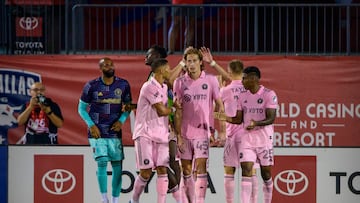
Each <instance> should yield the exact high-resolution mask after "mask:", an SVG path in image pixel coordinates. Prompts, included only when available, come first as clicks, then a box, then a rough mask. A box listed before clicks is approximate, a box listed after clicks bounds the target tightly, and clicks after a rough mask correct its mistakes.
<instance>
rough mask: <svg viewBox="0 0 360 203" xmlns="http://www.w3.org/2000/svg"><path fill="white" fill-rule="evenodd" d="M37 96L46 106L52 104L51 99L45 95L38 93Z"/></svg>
mask: <svg viewBox="0 0 360 203" xmlns="http://www.w3.org/2000/svg"><path fill="white" fill-rule="evenodd" d="M36 98H37V100H38V102H39V104H42V105H44V106H50V104H51V99H50V98H47V97H45V96H44V95H42V94H39V95H37V96H36Z"/></svg>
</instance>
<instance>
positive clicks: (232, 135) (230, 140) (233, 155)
mask: <svg viewBox="0 0 360 203" xmlns="http://www.w3.org/2000/svg"><path fill="white" fill-rule="evenodd" d="M244 91H246V90H245V89H244V87H243V85H242V83H241V80H233V81H232V82H231V83H230V84H229V85H227V86H226V87H224V88H223V89H222V91H221V99H222V101H223V103H224V108H225V114H226V115H227V116H229V117H234V116H235V115H236V112H237V102H238V99H239V97H240V93H241V92H244ZM243 131H244V128H243V126H242V125H237V124H231V123H226V137H227V138H226V143H225V146H224V165H225V166H231V167H239V157H240V155H239V151H238V148H239V146H238V145H239V144H240V141H241V135H242V134H243V133H244V132H243Z"/></svg>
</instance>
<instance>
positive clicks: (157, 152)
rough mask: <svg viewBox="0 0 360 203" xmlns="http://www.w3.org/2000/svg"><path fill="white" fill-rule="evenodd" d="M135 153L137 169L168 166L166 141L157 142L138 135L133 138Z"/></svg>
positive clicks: (167, 145)
mask: <svg viewBox="0 0 360 203" xmlns="http://www.w3.org/2000/svg"><path fill="white" fill-rule="evenodd" d="M135 153H136V167H137V169H149V168H156V167H158V166H165V167H168V166H169V144H168V143H157V142H154V141H152V140H150V139H148V138H146V137H138V138H137V139H136V140H135Z"/></svg>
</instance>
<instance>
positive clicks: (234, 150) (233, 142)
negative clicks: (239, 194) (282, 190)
mask: <svg viewBox="0 0 360 203" xmlns="http://www.w3.org/2000/svg"><path fill="white" fill-rule="evenodd" d="M201 53H202V54H203V60H204V61H205V62H207V63H209V64H212V65H211V66H212V67H213V68H214V69H215V70H216V71H217V72H218V73H220V76H221V78H224V79H225V81H226V82H230V84H228V85H227V86H225V87H223V88H221V91H220V95H221V99H222V101H223V103H224V108H225V114H226V115H228V116H229V115H231V116H235V115H236V111H237V101H238V99H239V97H240V93H241V92H244V91H246V90H245V89H244V87H243V84H242V81H241V79H242V71H243V67H244V65H243V63H242V62H241V61H239V60H232V61H230V63H229V64H228V67H227V72H226V71H225V70H224V68H222V67H221V66H220V65H218V64H217V63H216V62H215V61H214V60H213V57H212V55H211V53H210V50H209V49H208V48H206V47H202V48H201ZM220 82H222V80H220ZM225 123H226V122H225V121H220V133H219V135H222V134H226V141H225V146H224V172H225V174H224V189H225V197H226V202H227V203H233V202H234V186H235V183H234V174H235V171H236V168H238V167H239V166H240V160H239V157H240V154H239V147H240V143H241V135H243V134H244V129H243V126H242V125H236V124H231V123H226V124H225ZM224 124H225V127H223V125H224ZM223 128H225V130H224V129H223ZM222 130H224V131H225V133H223V132H221V131H222ZM221 139H222V137H221V136H220V140H219V141H217V143H219V144H218V145H222V143H223V140H221ZM256 168H259V164H258V163H255V164H254V168H253V169H252V176H251V179H252V192H251V203H256V202H257V199H258V178H257V176H256Z"/></svg>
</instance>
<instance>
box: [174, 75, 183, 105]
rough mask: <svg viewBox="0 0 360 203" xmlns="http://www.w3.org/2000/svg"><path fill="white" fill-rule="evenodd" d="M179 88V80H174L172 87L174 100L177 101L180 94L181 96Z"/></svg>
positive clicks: (180, 96)
mask: <svg viewBox="0 0 360 203" xmlns="http://www.w3.org/2000/svg"><path fill="white" fill-rule="evenodd" d="M180 86H181V80H179V79H176V80H175V81H174V86H173V91H174V98H175V99H176V100H179V99H181V98H182V94H181V91H180V90H181V88H180Z"/></svg>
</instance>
